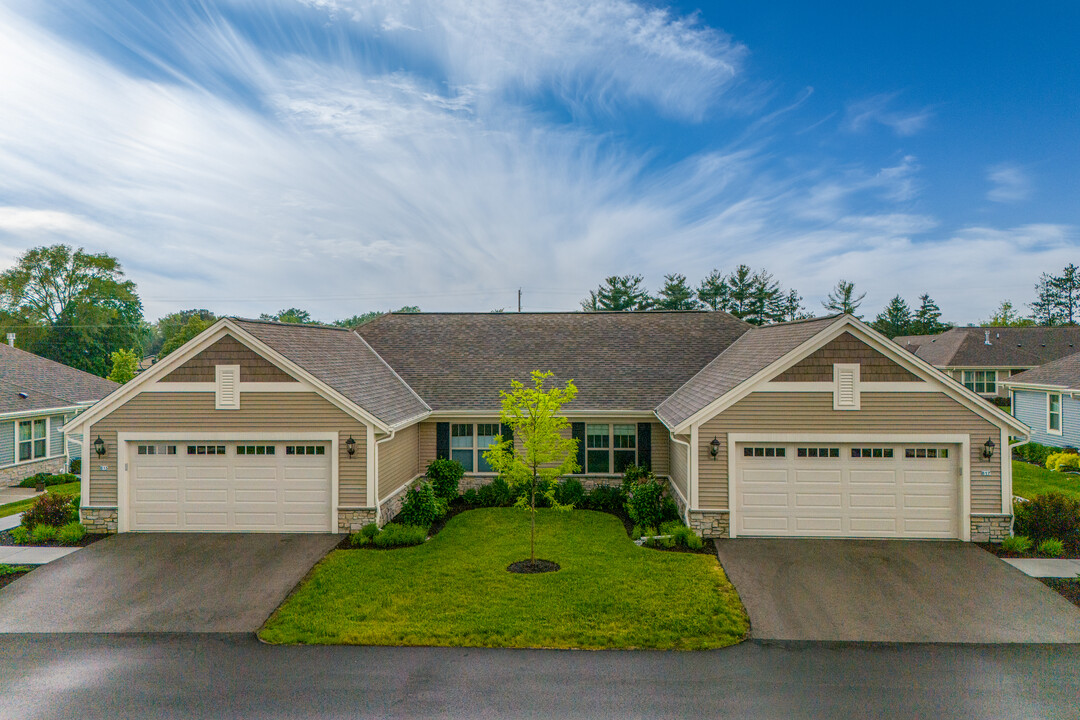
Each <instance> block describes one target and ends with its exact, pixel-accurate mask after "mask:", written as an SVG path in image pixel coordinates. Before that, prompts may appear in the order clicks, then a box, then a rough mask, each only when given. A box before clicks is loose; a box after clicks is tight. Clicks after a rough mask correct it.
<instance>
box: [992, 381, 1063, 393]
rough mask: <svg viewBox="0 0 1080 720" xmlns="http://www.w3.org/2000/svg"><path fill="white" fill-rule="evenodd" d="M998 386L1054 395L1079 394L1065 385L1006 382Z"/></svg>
mask: <svg viewBox="0 0 1080 720" xmlns="http://www.w3.org/2000/svg"><path fill="white" fill-rule="evenodd" d="M998 385H1002V386H1004V387H1006V388H1008V389H1009V390H1035V391H1039V392H1056V393H1074V392H1080V388H1070V387H1067V386H1065V385H1041V384H1036V383H1024V382H1015V383H1014V382H1008V381H1002V382H999V383H998Z"/></svg>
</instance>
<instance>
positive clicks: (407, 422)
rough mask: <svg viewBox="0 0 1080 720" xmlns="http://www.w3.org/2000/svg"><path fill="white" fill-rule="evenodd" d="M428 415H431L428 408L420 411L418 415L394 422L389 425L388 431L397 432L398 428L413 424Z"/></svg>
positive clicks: (421, 420)
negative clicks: (425, 410)
mask: <svg viewBox="0 0 1080 720" xmlns="http://www.w3.org/2000/svg"><path fill="white" fill-rule="evenodd" d="M430 415H431V411H430V410H429V411H427V412H423V413H420V414H419V415H416V416H414V417H411V418H408V419H405V420H402V421H400V422H396V423H394V424H393V425H391V426H390V432H391V433H394V432H397V431H398V430H402V429H404V428H407V427H409V426H410V425H415V424H416V423H418V422H423V421H424V420H426V419H427V418H428V416H430Z"/></svg>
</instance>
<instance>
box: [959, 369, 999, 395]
mask: <svg viewBox="0 0 1080 720" xmlns="http://www.w3.org/2000/svg"><path fill="white" fill-rule="evenodd" d="M964 387H966V388H967V389H968V390H974V391H975V392H977V393H996V392H997V370H965V371H964Z"/></svg>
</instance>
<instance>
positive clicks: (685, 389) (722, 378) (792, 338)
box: [656, 315, 843, 427]
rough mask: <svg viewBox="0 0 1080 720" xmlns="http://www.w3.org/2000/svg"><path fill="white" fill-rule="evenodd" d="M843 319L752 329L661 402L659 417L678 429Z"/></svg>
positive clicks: (834, 317)
mask: <svg viewBox="0 0 1080 720" xmlns="http://www.w3.org/2000/svg"><path fill="white" fill-rule="evenodd" d="M842 317H843V316H842V315H833V316H830V317H826V318H819V319H815V320H803V321H798V322H792V323H781V324H778V325H766V326H765V327H756V328H753V329H752V330H750V331H749V332H747V333H745V334H744V335H743V336H742V337H740V338H739V339H738V340H737V341H735V342H734V343H733V344H732V345H731V346H730V347H728V348H727V349H725V350H724V351H723V352H722V353H721V354H720V355H719V356H718V357H716V358H715V359H714V360H713V361H712V362H710V363H709V364H708V365H706V366H705V367H704V368H702V370H701V372H699V373H697V374H696V375H694V377H692V378H690V380H688V381H687V382H686V384H684V385H683V386H682V387H680V388H679V389H678V390H676V391H675V392H674V393H673V394H672V395H671V396H670V397H668V398H667V399H665V400H664V401H663V402H662V403H660V406H659V407H658V408H656V414H657V416H659V418H660V419H661V420H663V421H664V423H666V424H667V425H668V426H669V427H676V426H677V425H679V424H680V423H682V422H683V421H684V420H686V419H687V418H690V417H691V416H693V415H694V414H695V413H697V412H698V411H700V410H702V409H703V408H705V407H706V406H707V405H708V404H709V403H711V402H712V401H713V400H716V399H717V398H718V397H720V396H721V395H723V394H725V393H727V392H729V391H731V390H733V389H734V388H735V387H737V386H738V385H739V384H740V383H742V382H744V381H745V380H748V379H750V378H751V377H752V376H753V375H755V374H756V373H757V372H758V371H760V370H762V369H764V368H765V367H767V366H769V365H770V364H772V363H774V362H776V361H777V360H779V359H780V358H781V357H783V356H784V355H786V354H787V353H788V352H790V351H792V350H794V349H795V348H796V347H798V346H799V345H801V344H802V343H804V342H806V341H807V340H809V339H810V338H812V337H813V336H815V335H817V334H818V333H820V332H821V331H822V330H825V329H826V328H827V327H829V326H830V325H832V324H833V323H835V322H838V321H839V320H840V319H841V318H842Z"/></svg>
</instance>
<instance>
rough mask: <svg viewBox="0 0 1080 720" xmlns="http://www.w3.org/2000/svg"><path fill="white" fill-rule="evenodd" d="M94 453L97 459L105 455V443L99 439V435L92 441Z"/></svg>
mask: <svg viewBox="0 0 1080 720" xmlns="http://www.w3.org/2000/svg"><path fill="white" fill-rule="evenodd" d="M94 452H96V453H97V454H98V457H101V456H103V455H104V454H105V441H104V440H102V439H101V436H100V435H98V438H97V440H95V441H94Z"/></svg>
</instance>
